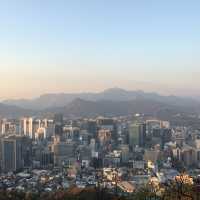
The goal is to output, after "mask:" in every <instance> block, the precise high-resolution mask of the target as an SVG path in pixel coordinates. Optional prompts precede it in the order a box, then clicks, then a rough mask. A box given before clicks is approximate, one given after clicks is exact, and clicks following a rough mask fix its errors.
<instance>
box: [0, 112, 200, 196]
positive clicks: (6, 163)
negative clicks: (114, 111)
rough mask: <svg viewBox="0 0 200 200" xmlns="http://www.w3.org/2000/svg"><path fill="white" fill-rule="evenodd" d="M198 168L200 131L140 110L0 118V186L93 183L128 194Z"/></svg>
mask: <svg viewBox="0 0 200 200" xmlns="http://www.w3.org/2000/svg"><path fill="white" fill-rule="evenodd" d="M199 167H200V130H196V129H193V128H192V127H177V126H170V122H168V121H162V120H159V119H154V118H150V117H145V116H144V115H139V114H137V115H135V116H123V117H115V118H105V117H97V118H94V119H86V118H81V119H75V120H70V119H65V118H63V116H62V115H61V114H56V115H55V116H54V117H53V118H52V119H49V118H48V119H39V118H35V117H26V118H21V119H1V121H0V173H1V176H0V187H7V188H9V187H11V186H10V184H11V183H12V181H13V180H18V182H16V181H14V183H15V184H14V187H15V188H19V189H24V190H30V188H31V190H34V189H36V186H37V185H38V181H39V182H41V179H42V180H43V179H44V180H46V181H47V180H48V181H49V182H48V181H47V182H45V181H44V182H45V184H44V185H45V186H44V188H43V189H44V190H47V191H48V190H49V191H52V190H56V189H58V188H61V187H64V188H66V187H70V186H71V185H76V186H77V187H87V186H92V185H93V186H94V185H97V184H98V185H101V186H102V187H107V188H110V189H111V190H112V189H113V191H114V190H115V187H118V189H119V191H122V192H128V193H129V192H133V191H134V190H135V189H136V188H138V187H140V186H141V185H143V184H146V183H148V182H149V181H154V182H158V183H165V182H167V181H168V180H172V179H174V178H175V177H176V176H177V175H178V174H179V171H180V170H181V169H182V168H184V169H185V170H187V172H188V174H189V175H191V176H197V175H198V173H200V172H199ZM39 172H40V173H41V174H39V175H38V173H39ZM47 172H48V173H47ZM5 177H7V178H5ZM8 177H9V178H8ZM29 179H30V180H32V182H31V183H32V184H33V186H32V187H31V186H30V187H28V186H27V185H28V184H24V183H26V182H30V180H29ZM11 180H12V181H11ZM20 180H21V181H20ZM22 180H23V181H22ZM9 181H10V182H9ZM11 185H12V184H11ZM34 185H35V186H34ZM25 186H27V187H25ZM11 188H12V187H11ZM38 189H41V187H40V188H38ZM38 189H37V190H38Z"/></svg>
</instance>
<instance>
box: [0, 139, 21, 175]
mask: <svg viewBox="0 0 200 200" xmlns="http://www.w3.org/2000/svg"><path fill="white" fill-rule="evenodd" d="M21 139H22V138H21V137H19V136H10V137H5V138H2V140H1V142H2V144H1V147H2V170H3V171H4V172H10V171H17V170H19V169H22V168H23V155H22V153H23V152H22V140H21Z"/></svg>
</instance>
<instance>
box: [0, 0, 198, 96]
mask: <svg viewBox="0 0 200 200" xmlns="http://www.w3.org/2000/svg"><path fill="white" fill-rule="evenodd" d="M199 8H200V3H199V2H198V1H195V0H194V1H190V2H188V1H179V0H178V1H175V2H174V1H167V2H163V1H162V2H161V1H156V0H155V1H147V0H146V1H145V0H144V1H129V0H127V1H125V2H122V1H113V0H111V1H89V0H88V1H84V2H83V1H73V2H72V1H63V0H59V1H56V2H55V1H42V2H41V1H23V0H20V1H15V0H10V1H6V2H1V3H0V26H1V33H0V43H1V46H0V66H1V67H0V74H1V85H0V91H1V94H0V99H6V98H32V97H37V96H39V95H41V94H44V93H59V92H66V93H67V92H90V91H91V92H98V91H102V90H104V89H106V88H111V87H120V88H125V89H129V90H138V89H141V90H144V91H149V92H158V93H161V94H166V95H171V94H173V95H180V96H200V93H199V89H198V85H199V84H200V81H199V79H198V75H199V72H200V69H199V63H200V59H199V56H198V54H199V52H200V49H199V46H200V36H199V35H200V28H199V27H200V26H199V25H200V13H199Z"/></svg>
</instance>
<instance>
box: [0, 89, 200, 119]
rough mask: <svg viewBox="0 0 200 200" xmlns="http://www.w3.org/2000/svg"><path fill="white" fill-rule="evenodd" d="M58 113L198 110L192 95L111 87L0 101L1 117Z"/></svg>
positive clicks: (189, 111)
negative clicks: (93, 90)
mask: <svg viewBox="0 0 200 200" xmlns="http://www.w3.org/2000/svg"><path fill="white" fill-rule="evenodd" d="M58 112H59V113H63V114H64V115H65V116H97V115H106V116H112V115H127V114H133V113H145V114H150V115H157V114H159V113H162V114H163V113H165V114H169V113H170V114H172V113H173V114H176V113H182V112H184V113H200V102H198V101H197V100H194V99H192V98H183V97H177V96H161V95H159V94H157V93H145V92H143V91H127V90H124V89H120V88H111V89H108V90H105V91H103V92H100V93H61V94H45V95H41V96H40V97H38V98H35V99H31V100H28V99H19V100H12V99H11V100H5V101H3V102H2V104H0V115H5V116H7V115H9V116H10V115H12V114H13V115H29V114H36V115H37V114H38V113H40V114H41V113H58Z"/></svg>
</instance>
